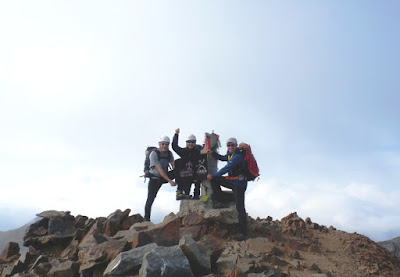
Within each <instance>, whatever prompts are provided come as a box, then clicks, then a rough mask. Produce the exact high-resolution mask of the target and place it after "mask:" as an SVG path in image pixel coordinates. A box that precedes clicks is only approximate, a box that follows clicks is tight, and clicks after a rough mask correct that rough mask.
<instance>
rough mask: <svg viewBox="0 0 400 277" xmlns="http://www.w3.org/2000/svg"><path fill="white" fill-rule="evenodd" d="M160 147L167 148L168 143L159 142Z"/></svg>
mask: <svg viewBox="0 0 400 277" xmlns="http://www.w3.org/2000/svg"><path fill="white" fill-rule="evenodd" d="M160 145H162V146H168V145H169V143H168V142H160Z"/></svg>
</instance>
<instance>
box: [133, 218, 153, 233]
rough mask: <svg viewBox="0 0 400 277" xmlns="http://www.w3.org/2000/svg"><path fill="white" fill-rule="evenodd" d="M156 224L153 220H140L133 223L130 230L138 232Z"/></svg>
mask: <svg viewBox="0 0 400 277" xmlns="http://www.w3.org/2000/svg"><path fill="white" fill-rule="evenodd" d="M152 226H154V223H153V222H151V221H143V222H138V223H135V224H133V225H132V226H131V227H130V228H129V230H135V231H137V232H140V231H143V230H147V229H149V228H150V227H152Z"/></svg>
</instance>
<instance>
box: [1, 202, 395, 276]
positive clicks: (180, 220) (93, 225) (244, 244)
mask: <svg viewBox="0 0 400 277" xmlns="http://www.w3.org/2000/svg"><path fill="white" fill-rule="evenodd" d="M129 214H130V210H129V209H127V210H125V211H121V210H117V211H115V212H114V213H112V214H110V215H109V216H108V217H100V218H96V219H91V218H87V217H85V216H81V215H78V216H72V215H71V214H70V213H69V212H61V211H45V212H43V213H40V214H39V216H40V217H41V219H40V220H39V221H37V222H35V223H33V224H32V225H30V226H29V228H28V229H27V231H26V234H25V237H24V244H25V246H27V247H29V251H28V252H25V253H22V254H21V253H20V252H19V251H20V249H19V246H18V244H16V243H12V242H11V243H9V244H8V245H7V246H6V247H5V248H4V250H3V251H2V253H1V255H0V277H9V276H20V277H22V276H68V277H74V276H82V277H92V276H94V277H97V276H110V277H111V276H113V277H117V276H121V277H128V276H209V277H211V276H278V277H286V276H291V277H292V276H297V277H302V276H400V259H399V258H398V257H396V256H395V255H394V254H393V253H391V252H390V251H388V250H386V249H385V248H384V247H382V246H380V245H378V244H376V243H374V242H373V241H371V240H370V239H368V238H367V237H365V236H362V235H359V234H349V233H346V232H342V231H338V230H336V229H335V228H333V227H329V228H327V227H325V226H322V225H319V224H317V223H313V222H312V221H311V219H310V218H306V219H305V220H303V219H302V218H300V217H299V216H298V215H297V214H296V213H292V214H289V215H288V216H286V217H284V218H282V219H281V220H273V219H272V218H271V217H267V218H265V219H260V218H257V219H253V218H250V217H249V218H248V233H249V237H248V239H247V240H244V241H236V240H234V239H233V238H234V237H235V235H236V234H237V232H238V226H237V214H236V211H235V208H234V206H233V205H231V206H230V207H228V208H226V209H212V208H211V206H210V205H209V204H207V203H202V202H200V201H193V200H182V201H181V207H180V212H179V213H178V214H177V215H174V214H169V215H168V216H167V217H166V218H165V220H164V222H162V223H160V224H156V225H154V224H152V223H151V222H144V220H143V217H142V216H141V215H139V214H135V215H129ZM235 217H236V218H235Z"/></svg>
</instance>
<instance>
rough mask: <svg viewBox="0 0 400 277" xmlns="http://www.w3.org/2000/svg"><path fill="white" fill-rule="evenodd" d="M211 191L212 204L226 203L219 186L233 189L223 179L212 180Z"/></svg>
mask: <svg viewBox="0 0 400 277" xmlns="http://www.w3.org/2000/svg"><path fill="white" fill-rule="evenodd" d="M211 186H212V190H213V192H214V200H215V201H214V202H220V203H221V202H226V201H225V200H224V197H223V194H222V190H221V186H223V187H225V188H229V189H233V184H232V183H231V182H229V181H228V180H226V179H225V178H213V179H212V180H211Z"/></svg>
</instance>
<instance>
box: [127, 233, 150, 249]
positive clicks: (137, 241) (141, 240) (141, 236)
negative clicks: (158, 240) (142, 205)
mask: <svg viewBox="0 0 400 277" xmlns="http://www.w3.org/2000/svg"><path fill="white" fill-rule="evenodd" d="M151 242H153V241H152V238H151V237H150V235H148V234H147V233H146V230H144V231H140V232H136V233H133V238H132V244H131V248H136V247H140V246H143V245H146V244H149V243H151Z"/></svg>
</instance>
